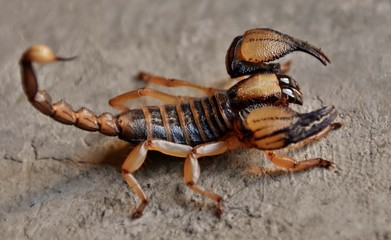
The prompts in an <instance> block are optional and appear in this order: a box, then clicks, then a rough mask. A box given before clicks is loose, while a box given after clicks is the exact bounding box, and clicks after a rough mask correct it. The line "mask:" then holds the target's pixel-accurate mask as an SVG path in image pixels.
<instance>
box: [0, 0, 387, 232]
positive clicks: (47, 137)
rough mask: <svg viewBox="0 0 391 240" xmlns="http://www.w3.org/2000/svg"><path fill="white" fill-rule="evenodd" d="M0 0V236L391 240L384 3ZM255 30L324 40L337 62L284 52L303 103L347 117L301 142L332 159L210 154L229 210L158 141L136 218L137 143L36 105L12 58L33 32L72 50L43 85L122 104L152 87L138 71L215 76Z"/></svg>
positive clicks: (208, 175)
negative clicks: (133, 160) (124, 173)
mask: <svg viewBox="0 0 391 240" xmlns="http://www.w3.org/2000/svg"><path fill="white" fill-rule="evenodd" d="M160 2H161V3H160ZM0 5H1V10H0V13H1V14H0V36H1V44H0V52H1V57H0V79H1V87H0V95H1V101H0V110H1V114H0V146H1V148H0V236H2V237H1V238H2V239H86V238H89V239H110V238H113V239H141V238H142V239H168V238H170V239H173V238H181V239H184V238H192V239H200V238H205V239H213V238H216V239H237V238H246V239H269V238H270V239H390V238H391V227H390V226H391V223H390V222H391V217H390V216H391V205H390V199H391V180H390V159H391V150H390V149H391V148H390V142H391V140H390V139H391V138H390V136H391V134H390V110H391V109H390V100H389V96H390V90H391V51H390V50H389V47H390V42H391V30H390V26H389V25H390V23H391V15H390V14H389V13H390V12H391V2H390V1H387V0H384V1H380V0H379V1H376V0H363V1H356V0H348V1H343V2H341V1H337V0H333V1H313V2H312V3H310V1H305V0H298V1H290V2H283V1H276V0H270V1H259V0H254V1H231V2H229V3H228V1H223V0H217V1H210V2H208V1H164V3H163V1H141V0H140V1H96V0H88V1H87V0H86V1H76V0H69V1H44V0H36V1H22V0H16V1H4V0H2V1H0ZM254 27H271V28H274V29H277V30H279V31H282V32H285V33H287V34H290V35H292V36H295V37H298V38H301V39H305V40H308V41H310V42H311V43H313V44H315V45H317V46H320V47H322V49H323V50H324V51H325V52H326V53H327V55H328V56H329V57H330V59H331V60H332V64H331V65H330V66H328V67H323V66H322V65H321V64H319V62H318V61H317V60H316V59H314V58H311V57H310V56H307V55H305V54H299V53H294V54H291V55H289V56H288V57H286V59H285V60H287V59H292V60H293V67H292V71H291V72H290V74H291V75H292V76H293V77H294V78H295V79H296V80H298V81H299V83H300V84H301V87H302V89H303V94H304V97H305V98H304V101H305V104H304V106H303V107H301V108H297V109H298V110H300V111H303V112H304V111H309V110H312V109H315V108H318V107H320V106H323V105H331V104H332V105H335V106H336V108H337V109H338V110H339V113H340V117H339V119H340V121H342V122H343V123H344V128H343V129H341V130H339V131H337V132H333V133H332V134H330V135H329V136H328V137H327V138H326V139H324V140H322V141H321V142H319V143H316V144H314V145H312V146H310V147H308V148H306V149H304V150H302V151H299V152H295V153H292V155H293V156H295V157H297V158H300V159H302V158H310V157H315V156H316V157H323V158H327V159H333V160H334V161H335V162H336V167H335V168H334V169H331V170H322V169H315V170H312V171H307V172H303V173H298V174H288V173H285V174H279V172H278V171H277V172H275V171H271V170H269V171H267V169H271V168H272V167H273V166H272V165H271V164H270V163H269V162H268V161H267V160H265V158H264V155H263V154H262V153H260V152H259V151H256V150H246V151H235V152H232V153H227V154H224V155H222V156H217V157H210V158H205V159H203V160H201V169H202V175H201V178H200V183H201V184H202V185H203V186H205V187H208V188H213V189H214V190H215V191H216V192H217V193H220V194H222V195H223V197H224V199H225V214H224V215H223V217H222V218H221V219H217V218H216V217H214V216H213V214H212V209H213V208H212V206H213V204H212V202H210V201H208V200H205V199H203V198H202V197H200V196H197V195H196V194H193V193H191V192H190V191H189V190H188V189H187V188H186V187H185V186H184V184H183V182H182V176H183V174H182V169H183V160H181V159H176V158H172V157H167V156H164V155H161V154H158V153H151V154H149V155H148V159H147V161H146V163H145V164H144V166H143V167H142V168H141V170H139V171H138V172H137V174H136V177H137V178H138V179H139V180H140V182H141V183H142V186H143V187H144V188H145V190H146V192H147V194H148V196H149V198H150V200H151V204H150V205H149V206H148V207H147V209H146V211H145V215H144V216H143V217H142V218H141V219H139V220H136V221H133V220H131V219H130V218H129V213H130V211H131V210H132V209H133V207H134V206H135V204H136V199H135V196H134V194H133V193H132V192H131V191H130V190H129V188H128V187H127V186H126V185H125V183H124V181H123V179H122V177H121V174H120V172H119V171H118V166H119V165H120V164H121V161H123V160H124V158H125V157H126V154H127V153H128V152H129V151H130V150H131V147H129V146H127V145H126V144H124V143H122V142H121V141H119V140H116V139H114V138H109V137H104V136H101V135H99V134H95V133H88V132H84V131H81V130H79V129H76V128H73V127H69V126H64V125H61V124H58V123H56V122H54V121H52V120H51V119H49V118H47V117H45V116H44V115H42V114H40V113H38V112H37V111H36V110H34V109H33V108H32V107H31V106H30V105H29V104H28V102H27V101H26V98H25V96H24V95H23V92H22V88H21V86H20V76H19V68H18V64H17V62H18V59H19V57H20V55H21V53H22V52H23V50H24V49H25V48H26V47H28V46H29V45H31V44H33V43H45V44H47V45H49V46H51V47H53V48H54V49H55V50H56V51H58V52H59V53H62V55H64V56H71V55H76V54H77V55H78V56H79V58H78V60H77V61H73V62H67V63H60V64H51V65H48V66H45V67H44V68H41V67H40V68H39V70H40V71H39V78H40V84H41V86H42V88H45V89H47V90H48V92H49V93H50V94H51V96H52V97H53V99H54V100H56V99H60V98H64V99H65V100H66V101H67V102H69V103H71V104H72V106H74V108H78V107H80V106H85V107H87V108H90V109H93V110H94V111H95V112H96V113H100V112H103V111H113V110H112V109H110V107H109V106H108V104H107V101H108V99H110V98H111V97H113V96H115V95H117V94H119V93H122V92H125V91H127V90H131V89H135V88H138V87H141V86H143V84H142V83H140V82H137V81H135V79H134V77H133V76H134V75H135V74H136V73H137V72H138V71H139V70H145V71H149V72H153V73H155V74H159V75H163V76H167V77H175V78H182V79H187V80H190V81H194V82H197V83H199V84H205V85H209V86H221V84H222V83H223V82H224V81H223V80H224V79H225V78H227V74H226V72H225V67H224V57H225V51H226V49H227V48H228V46H229V44H230V43H231V40H232V39H233V38H234V37H235V36H237V35H239V34H242V33H243V32H244V31H245V30H246V29H250V28H254ZM166 91H168V92H172V93H178V90H172V89H169V90H166ZM180 93H181V94H187V93H190V92H189V91H188V90H186V89H183V90H182V89H181V90H180ZM155 103H156V102H155V101H154V100H151V99H142V100H140V101H137V102H135V103H132V105H131V106H133V107H136V106H139V105H141V104H155ZM265 169H266V172H267V174H261V173H260V172H262V171H264V170H265Z"/></svg>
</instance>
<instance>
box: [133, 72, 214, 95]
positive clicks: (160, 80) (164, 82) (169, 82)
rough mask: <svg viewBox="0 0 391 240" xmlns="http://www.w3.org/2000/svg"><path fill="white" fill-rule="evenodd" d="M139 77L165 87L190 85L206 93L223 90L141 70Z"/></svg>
mask: <svg viewBox="0 0 391 240" xmlns="http://www.w3.org/2000/svg"><path fill="white" fill-rule="evenodd" d="M138 78H139V79H141V80H143V81H145V82H148V83H153V84H157V85H160V86H164V87H190V88H194V89H197V90H199V91H201V92H203V93H205V94H206V95H213V94H215V93H216V92H219V91H221V90H220V89H216V88H210V87H204V86H201V85H198V84H195V83H191V82H188V81H184V80H179V79H171V78H170V79H168V78H164V77H160V76H155V75H152V74H149V73H146V72H139V74H138Z"/></svg>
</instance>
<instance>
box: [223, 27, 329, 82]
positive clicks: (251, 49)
mask: <svg viewBox="0 0 391 240" xmlns="http://www.w3.org/2000/svg"><path fill="white" fill-rule="evenodd" d="M264 49H267V51H264ZM293 51H301V52H305V53H308V54H310V55H312V56H313V57H315V58H317V59H318V60H319V61H320V62H322V64H323V65H327V64H328V63H330V59H329V58H328V57H327V56H326V54H324V53H323V52H322V50H321V49H320V48H316V47H314V46H313V45H311V44H309V43H308V42H305V41H303V40H300V39H296V38H293V37H291V36H288V35H286V34H283V33H280V32H278V31H275V30H272V29H267V28H256V29H252V30H249V31H246V32H245V33H244V34H243V35H242V36H237V37H236V38H235V39H234V40H233V42H232V43H231V46H230V47H229V49H228V51H227V55H226V68H227V72H228V74H229V75H230V76H231V77H232V78H236V77H240V76H244V75H250V74H254V73H270V72H273V73H284V72H287V71H288V70H289V67H290V64H289V63H288V64H286V65H283V66H281V65H280V64H275V63H270V64H266V63H267V62H271V61H274V60H276V59H278V58H281V57H283V56H285V55H287V54H289V53H291V52H293Z"/></svg>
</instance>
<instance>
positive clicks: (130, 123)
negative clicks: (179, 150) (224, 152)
mask: <svg viewBox="0 0 391 240" xmlns="http://www.w3.org/2000/svg"><path fill="white" fill-rule="evenodd" d="M229 104H230V103H229V101H228V99H227V94H225V93H218V94H215V95H212V96H209V97H205V98H200V99H195V100H191V101H190V102H186V103H178V104H176V105H164V106H160V107H158V106H149V107H142V108H141V109H132V110H130V111H128V112H126V113H123V114H120V115H119V116H118V125H119V126H120V129H121V133H120V135H119V138H121V139H123V140H125V141H128V142H134V143H139V142H143V141H145V140H147V139H162V140H167V141H170V142H174V143H179V144H186V145H190V146H196V145H199V144H202V143H206V142H210V141H214V140H217V139H220V138H221V137H223V136H224V135H225V134H226V133H227V132H228V131H229V130H230V129H231V127H232V126H231V123H232V122H233V119H234V118H235V116H236V115H235V114H234V113H233V112H232V110H231V107H230V105H229Z"/></svg>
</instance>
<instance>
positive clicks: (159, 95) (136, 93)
mask: <svg viewBox="0 0 391 240" xmlns="http://www.w3.org/2000/svg"><path fill="white" fill-rule="evenodd" d="M143 96H148V97H153V98H156V99H159V100H161V101H163V102H165V103H166V104H176V103H178V102H188V101H190V100H191V99H194V98H193V97H187V96H174V95H170V94H167V93H164V92H161V91H158V90H155V89H153V88H148V87H144V88H139V89H136V90H133V91H130V92H126V93H123V94H121V95H118V96H116V97H114V98H112V99H110V100H109V105H110V106H112V107H113V108H115V109H118V110H120V111H122V112H126V111H129V108H128V107H126V106H125V103H126V102H129V101H131V100H134V99H136V98H139V97H143Z"/></svg>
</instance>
